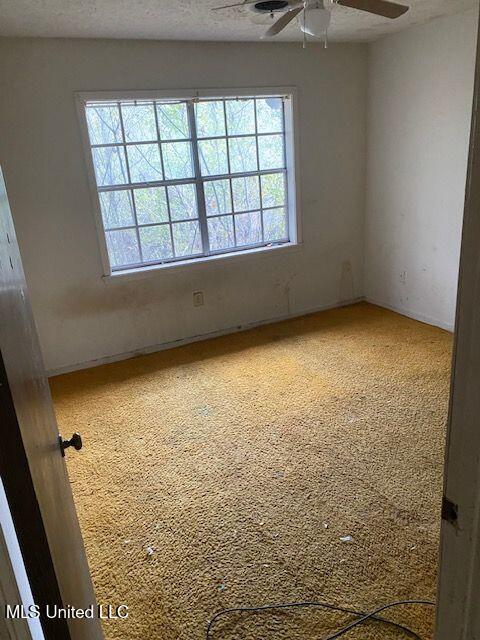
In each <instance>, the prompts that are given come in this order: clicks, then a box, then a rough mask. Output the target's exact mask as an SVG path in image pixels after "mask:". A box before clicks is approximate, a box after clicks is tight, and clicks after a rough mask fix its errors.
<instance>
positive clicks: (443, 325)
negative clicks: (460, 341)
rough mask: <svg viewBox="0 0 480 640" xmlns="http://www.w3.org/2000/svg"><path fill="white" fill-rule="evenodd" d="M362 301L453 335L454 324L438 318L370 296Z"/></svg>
mask: <svg viewBox="0 0 480 640" xmlns="http://www.w3.org/2000/svg"><path fill="white" fill-rule="evenodd" d="M364 300H365V302H369V303H370V304H374V305H376V306H377V307H383V308H384V309H389V310H390V311H395V313H399V314H400V315H402V316H407V318H412V319H413V320H418V321H419V322H423V323H424V324H430V325H433V326H434V327H439V328H440V329H445V331H450V333H453V331H454V330H455V325H454V324H451V323H448V322H444V321H443V320H439V319H438V318H433V317H431V316H428V315H425V314H423V313H417V312H416V311H413V310H412V309H408V308H407V307H404V306H403V305H395V304H390V303H389V302H383V301H382V300H377V299H376V298H373V297H371V296H366V297H365V298H364Z"/></svg>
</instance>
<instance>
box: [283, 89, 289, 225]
mask: <svg viewBox="0 0 480 640" xmlns="http://www.w3.org/2000/svg"><path fill="white" fill-rule="evenodd" d="M282 122H283V166H284V167H285V172H284V174H283V193H284V201H285V219H286V228H287V238H290V216H289V215H288V180H287V136H286V133H285V98H282Z"/></svg>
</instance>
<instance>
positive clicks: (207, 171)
mask: <svg viewBox="0 0 480 640" xmlns="http://www.w3.org/2000/svg"><path fill="white" fill-rule="evenodd" d="M198 154H199V156H200V169H201V172H202V176H218V175H222V174H225V173H228V160H227V143H226V140H225V139H224V138H223V139H221V140H200V141H199V143H198Z"/></svg>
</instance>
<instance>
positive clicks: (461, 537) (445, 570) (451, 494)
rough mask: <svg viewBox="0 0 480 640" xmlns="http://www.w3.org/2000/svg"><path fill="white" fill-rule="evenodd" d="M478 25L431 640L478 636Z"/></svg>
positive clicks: (479, 490) (462, 638) (479, 558)
mask: <svg viewBox="0 0 480 640" xmlns="http://www.w3.org/2000/svg"><path fill="white" fill-rule="evenodd" d="M479 419H480V30H479V40H478V41H477V64H476V70H475V90H474V100H473V115H472V129H471V134H470V154H469V162H468V174H467V186H466V196H465V216H464V224H463V233H462V249H461V257H460V273H459V285H458V299H457V316H456V323H455V342H454V355H453V365H452V382H451V391H450V408H449V416H448V435H447V449H446V460H445V475H444V499H443V509H442V526H441V542H440V547H441V548H440V576H439V582H438V597H437V603H438V605H437V632H436V639H437V640H473V639H474V638H479V637H480V609H479V608H478V598H479V595H480V428H479V427H480V422H479Z"/></svg>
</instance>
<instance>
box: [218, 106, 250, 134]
mask: <svg viewBox="0 0 480 640" xmlns="http://www.w3.org/2000/svg"><path fill="white" fill-rule="evenodd" d="M225 107H226V110H227V129H228V135H229V136H232V135H241V134H245V133H255V102H254V100H227V101H226V102H225Z"/></svg>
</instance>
